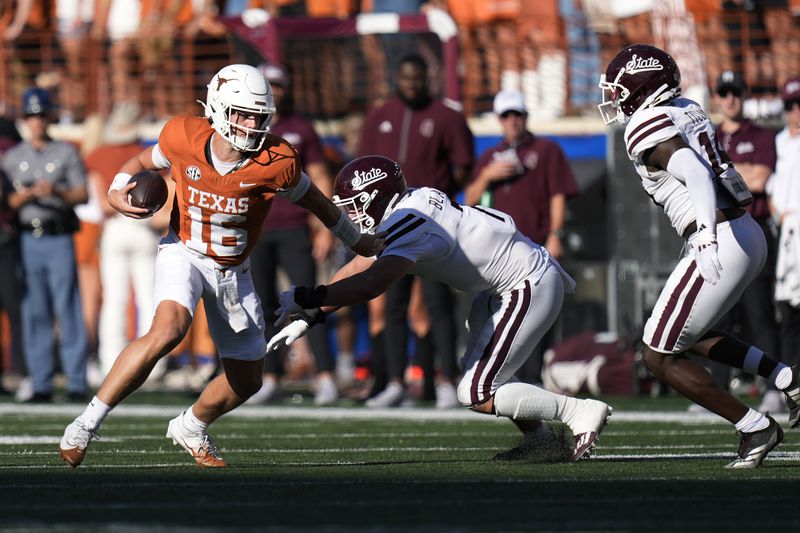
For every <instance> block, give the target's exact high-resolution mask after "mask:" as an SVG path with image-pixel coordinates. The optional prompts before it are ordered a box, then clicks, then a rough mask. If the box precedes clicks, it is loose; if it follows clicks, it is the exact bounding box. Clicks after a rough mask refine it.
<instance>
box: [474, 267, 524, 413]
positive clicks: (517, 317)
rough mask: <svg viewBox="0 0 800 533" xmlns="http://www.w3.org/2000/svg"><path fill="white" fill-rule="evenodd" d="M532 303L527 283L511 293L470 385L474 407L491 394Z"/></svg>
mask: <svg viewBox="0 0 800 533" xmlns="http://www.w3.org/2000/svg"><path fill="white" fill-rule="evenodd" d="M520 294H521V295H522V305H521V306H520V305H518V304H519V303H520ZM530 301H531V287H530V283H529V282H527V281H526V282H525V287H524V288H523V289H520V290H515V291H513V292H512V293H511V298H510V301H509V304H508V307H506V310H505V312H504V313H503V318H502V319H500V323H499V324H498V325H497V328H495V330H494V333H493V334H492V338H491V340H490V341H489V343H488V344H487V345H486V348H485V349H484V350H483V354H482V355H481V358H480V361H478V364H477V366H476V368H475V374H474V375H473V376H472V383H471V384H470V400H471V401H472V403H473V405H477V404H478V403H482V402H483V401H484V400H485V399H486V398H487V397H488V395H489V393H490V392H491V386H492V381H493V379H494V376H495V375H497V372H498V371H499V370H500V367H501V365H502V364H503V361H504V360H505V356H506V355H507V354H508V349H509V347H510V346H511V342H513V339H514V336H515V335H516V334H517V331H519V328H520V326H521V324H522V321H523V320H524V318H525V311H524V310H525V309H527V307H528V306H529V305H530ZM504 334H505V340H504V341H503V345H502V346H501V347H500V350H499V352H498V355H497V358H496V360H495V361H494V362H493V363H492V366H491V368H490V369H489V371H488V372H487V371H486V367H487V365H488V364H489V362H490V360H491V358H492V355H493V354H494V353H495V351H496V348H497V345H498V343H499V342H500V339H502V338H503V335H504ZM482 378H483V382H484V384H483V386H481V385H480V382H481V380H482Z"/></svg>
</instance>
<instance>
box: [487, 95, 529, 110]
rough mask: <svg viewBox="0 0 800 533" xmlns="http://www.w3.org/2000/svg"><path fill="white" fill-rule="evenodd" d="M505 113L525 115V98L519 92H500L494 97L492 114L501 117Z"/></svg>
mask: <svg viewBox="0 0 800 533" xmlns="http://www.w3.org/2000/svg"><path fill="white" fill-rule="evenodd" d="M506 111H518V112H520V113H527V110H526V109H525V97H524V96H522V93H521V92H519V91H500V92H499V93H497V96H495V97H494V112H495V114H497V115H502V114H503V113H505V112H506Z"/></svg>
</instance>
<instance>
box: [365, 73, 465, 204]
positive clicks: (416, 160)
mask: <svg viewBox="0 0 800 533" xmlns="http://www.w3.org/2000/svg"><path fill="white" fill-rule="evenodd" d="M402 67H403V64H402V63H401V68H402ZM402 83H404V80H403V76H402V73H401V74H400V76H399V77H398V91H399V92H400V91H402V90H403V89H402ZM473 151H474V141H473V137H472V132H470V130H469V127H468V126H467V121H466V119H465V118H464V115H463V114H462V113H460V112H458V111H456V110H454V109H451V108H449V107H447V106H446V105H445V104H444V103H442V102H440V101H438V100H434V99H431V98H430V97H429V96H428V95H427V92H425V93H424V94H421V95H420V94H414V95H407V96H403V95H402V93H401V94H399V95H398V96H393V97H391V98H389V100H387V101H386V103H385V104H383V105H382V106H381V107H379V108H377V109H374V110H373V111H372V112H370V113H369V114H368V115H367V118H366V120H365V121H364V128H363V130H362V134H361V146H360V149H359V155H382V156H384V157H388V158H389V159H393V160H395V161H397V162H398V163H400V167H401V168H402V169H403V174H404V175H405V177H406V181H407V182H408V186H409V187H433V188H435V189H439V190H441V191H444V192H446V193H448V194H450V195H453V194H455V193H456V192H457V191H458V190H459V189H460V188H461V186H463V185H464V180H465V179H466V177H467V176H466V175H465V176H463V177H462V176H457V175H454V172H453V169H454V167H455V168H456V169H457V170H456V172H458V169H459V168H461V169H464V168H466V169H469V168H470V167H472V164H473V162H474V158H473Z"/></svg>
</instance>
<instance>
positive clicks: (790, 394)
mask: <svg viewBox="0 0 800 533" xmlns="http://www.w3.org/2000/svg"><path fill="white" fill-rule="evenodd" d="M783 394H784V395H785V396H786V407H788V408H789V427H793V428H796V427H797V426H798V425H800V364H798V365H794V366H793V367H792V384H791V385H789V387H788V388H786V389H783Z"/></svg>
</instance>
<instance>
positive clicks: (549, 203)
mask: <svg viewBox="0 0 800 533" xmlns="http://www.w3.org/2000/svg"><path fill="white" fill-rule="evenodd" d="M495 113H496V114H497V115H498V117H499V119H500V125H501V128H503V137H504V138H503V141H502V142H501V143H500V144H498V145H497V146H495V147H493V148H490V149H489V150H487V151H486V152H484V153H483V154H482V155H481V157H480V159H479V160H478V164H477V165H476V167H475V171H474V172H473V177H472V179H471V180H470V184H469V186H468V187H467V198H466V201H467V203H469V204H476V203H478V202H479V201H480V200H481V197H482V196H483V195H484V193H485V192H486V191H488V192H489V193H490V195H491V207H493V208H495V209H499V210H500V211H504V212H506V213H508V214H509V215H511V216H512V217H513V218H514V221H515V222H516V223H517V227H518V228H519V230H520V231H521V232H522V233H523V234H524V235H527V236H528V237H530V238H531V239H532V240H533V241H534V242H537V243H539V244H544V245H545V247H547V249H548V250H549V251H550V253H552V254H553V255H555V256H560V255H561V243H560V236H559V235H558V234H559V233H560V230H562V229H563V228H562V225H563V223H564V212H563V210H564V204H565V202H566V200H567V199H568V198H570V197H572V196H575V195H576V194H577V193H578V186H577V184H576V183H575V176H574V175H573V174H572V169H571V168H570V166H569V163H568V162H567V158H566V156H565V155H564V152H563V151H562V150H561V148H560V147H559V146H558V145H557V144H556V143H555V142H553V141H550V140H548V139H543V138H541V137H537V136H536V135H534V134H533V133H531V132H529V131H528V130H527V129H526V128H525V121H526V119H527V112H526V110H525V104H524V101H523V97H522V94H521V93H518V92H516V91H502V92H500V93H499V94H498V95H497V97H496V99H495ZM490 165H491V166H492V168H489V167H490ZM554 211H557V212H554ZM556 241H558V242H556Z"/></svg>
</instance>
